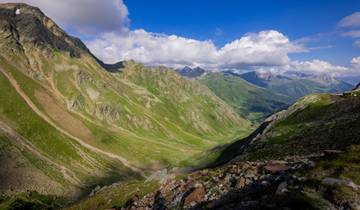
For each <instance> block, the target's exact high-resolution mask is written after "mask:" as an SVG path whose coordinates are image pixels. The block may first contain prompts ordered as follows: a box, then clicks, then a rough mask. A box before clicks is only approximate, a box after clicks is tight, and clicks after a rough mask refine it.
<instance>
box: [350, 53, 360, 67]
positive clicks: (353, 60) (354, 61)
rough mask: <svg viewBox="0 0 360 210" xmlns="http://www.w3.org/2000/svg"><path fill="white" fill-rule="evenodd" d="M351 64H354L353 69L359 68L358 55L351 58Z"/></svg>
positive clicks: (359, 60) (359, 58) (359, 57)
mask: <svg viewBox="0 0 360 210" xmlns="http://www.w3.org/2000/svg"><path fill="white" fill-rule="evenodd" d="M351 64H352V65H353V66H354V68H355V69H358V70H360V56H358V57H354V58H353V59H352V60H351Z"/></svg>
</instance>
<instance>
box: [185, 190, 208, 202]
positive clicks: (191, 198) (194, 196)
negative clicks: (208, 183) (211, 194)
mask: <svg viewBox="0 0 360 210" xmlns="http://www.w3.org/2000/svg"><path fill="white" fill-rule="evenodd" d="M205 194H206V192H205V189H204V187H202V186H201V187H197V188H195V189H194V190H193V191H191V193H190V194H189V195H188V196H186V197H185V200H184V206H193V205H191V204H194V203H199V202H201V201H203V200H204V197H205Z"/></svg>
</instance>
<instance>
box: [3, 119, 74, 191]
mask: <svg viewBox="0 0 360 210" xmlns="http://www.w3.org/2000/svg"><path fill="white" fill-rule="evenodd" d="M0 132H1V133H3V134H5V135H6V136H8V137H9V138H11V140H12V141H14V142H13V143H15V144H16V145H17V146H20V145H21V146H23V147H25V148H26V149H28V150H29V151H31V152H32V153H33V154H34V155H36V156H38V157H39V158H40V159H42V160H44V161H46V162H48V163H50V164H51V165H54V166H56V167H57V168H59V169H60V171H61V173H62V174H63V177H64V178H65V179H66V180H67V181H69V182H70V183H72V184H75V185H79V184H80V183H81V181H80V179H78V178H77V177H76V175H75V174H74V173H73V172H72V171H71V170H70V169H68V168H67V167H66V166H64V165H62V164H59V163H57V162H55V161H53V160H51V159H50V158H48V157H47V156H46V155H44V154H42V152H41V151H39V150H38V149H37V148H36V147H35V146H34V145H32V144H31V143H30V142H29V141H28V140H26V139H25V138H24V137H23V136H21V135H20V134H19V133H17V132H16V131H15V130H14V129H12V128H11V127H9V126H8V125H7V124H6V123H5V122H3V121H1V120H0Z"/></svg>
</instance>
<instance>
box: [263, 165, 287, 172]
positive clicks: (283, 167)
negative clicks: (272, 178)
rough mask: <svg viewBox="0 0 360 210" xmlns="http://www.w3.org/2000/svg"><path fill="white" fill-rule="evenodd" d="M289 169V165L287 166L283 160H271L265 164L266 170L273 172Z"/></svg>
mask: <svg viewBox="0 0 360 210" xmlns="http://www.w3.org/2000/svg"><path fill="white" fill-rule="evenodd" d="M288 169H289V166H287V165H286V163H282V162H269V163H267V164H266V165H265V166H264V170H265V171H266V172H268V173H272V174H274V173H278V172H282V171H287V170H288Z"/></svg>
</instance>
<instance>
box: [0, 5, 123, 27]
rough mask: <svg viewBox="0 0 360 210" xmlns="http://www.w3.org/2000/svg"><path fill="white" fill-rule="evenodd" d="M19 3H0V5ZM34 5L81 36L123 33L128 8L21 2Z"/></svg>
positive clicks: (120, 6)
mask: <svg viewBox="0 0 360 210" xmlns="http://www.w3.org/2000/svg"><path fill="white" fill-rule="evenodd" d="M8 2H15V3H16V2H19V1H18V0H0V3H8ZM21 2H23V3H27V4H30V5H32V6H37V7H39V8H41V10H42V11H43V12H44V13H45V14H47V15H48V16H49V17H51V18H52V19H54V21H55V22H57V23H59V24H60V25H61V26H63V27H72V28H74V29H76V30H78V32H81V33H92V34H99V33H103V32H110V31H121V30H126V29H127V25H128V22H129V19H128V9H127V7H126V5H125V4H124V3H123V0H103V1H98V0H56V1H53V0H22V1H21Z"/></svg>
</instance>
